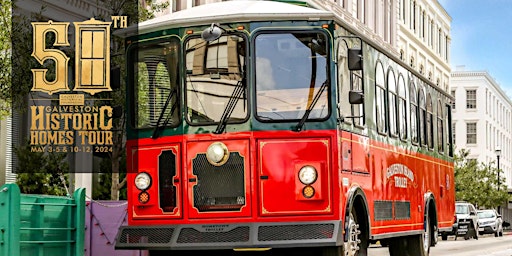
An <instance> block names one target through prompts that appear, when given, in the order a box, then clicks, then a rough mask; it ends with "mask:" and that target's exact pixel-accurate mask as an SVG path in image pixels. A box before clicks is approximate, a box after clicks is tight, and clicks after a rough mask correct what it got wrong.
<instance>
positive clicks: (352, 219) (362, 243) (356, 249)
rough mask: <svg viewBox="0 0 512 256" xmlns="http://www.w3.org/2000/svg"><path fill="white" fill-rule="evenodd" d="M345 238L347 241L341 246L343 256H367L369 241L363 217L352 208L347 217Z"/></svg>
mask: <svg viewBox="0 0 512 256" xmlns="http://www.w3.org/2000/svg"><path fill="white" fill-rule="evenodd" d="M345 225H347V226H346V227H347V236H348V240H347V242H345V243H344V245H343V251H344V252H345V254H344V255H346V256H367V255H368V246H369V242H370V241H369V240H368V235H367V232H368V231H367V227H366V223H365V222H364V221H363V216H359V215H358V214H357V211H356V208H355V207H354V208H352V210H351V211H350V214H349V216H348V221H347V223H346V224H345Z"/></svg>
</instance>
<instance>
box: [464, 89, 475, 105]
mask: <svg viewBox="0 0 512 256" xmlns="http://www.w3.org/2000/svg"><path fill="white" fill-rule="evenodd" d="M466 108H467V109H475V108H476V90H466Z"/></svg>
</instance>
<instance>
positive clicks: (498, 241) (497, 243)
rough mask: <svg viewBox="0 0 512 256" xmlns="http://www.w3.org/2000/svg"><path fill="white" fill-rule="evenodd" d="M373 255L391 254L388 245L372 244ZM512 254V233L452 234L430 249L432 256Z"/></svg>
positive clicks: (497, 255)
mask: <svg viewBox="0 0 512 256" xmlns="http://www.w3.org/2000/svg"><path fill="white" fill-rule="evenodd" d="M368 255H371V256H387V255H389V252H388V248H387V247H381V246H380V245H372V246H371V247H370V249H369V251H368ZM487 255H488V256H512V233H505V234H504V235H503V236H502V237H494V235H482V236H480V237H479V239H478V240H475V239H469V240H464V238H462V237H459V238H458V239H457V240H454V237H453V236H450V237H449V238H448V240H447V241H442V240H441V238H440V237H439V242H438V243H437V245H436V247H432V248H431V249H430V256H487Z"/></svg>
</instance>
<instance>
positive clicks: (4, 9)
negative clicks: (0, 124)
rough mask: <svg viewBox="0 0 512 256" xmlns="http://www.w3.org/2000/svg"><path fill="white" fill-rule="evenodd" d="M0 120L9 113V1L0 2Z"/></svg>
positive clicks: (2, 0) (1, 0) (0, 0)
mask: <svg viewBox="0 0 512 256" xmlns="http://www.w3.org/2000/svg"><path fill="white" fill-rule="evenodd" d="M0 26H2V29H0V119H3V118H4V117H6V116H8V115H9V113H10V108H11V107H10V103H11V100H10V98H9V97H5V95H10V88H11V0H0Z"/></svg>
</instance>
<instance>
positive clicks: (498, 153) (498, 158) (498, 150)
mask: <svg viewBox="0 0 512 256" xmlns="http://www.w3.org/2000/svg"><path fill="white" fill-rule="evenodd" d="M494 152H496V159H497V160H498V192H499V191H500V185H501V184H500V156H501V149H500V148H499V147H497V148H496V150H495V151H494ZM498 214H501V209H500V206H499V205H498Z"/></svg>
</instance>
